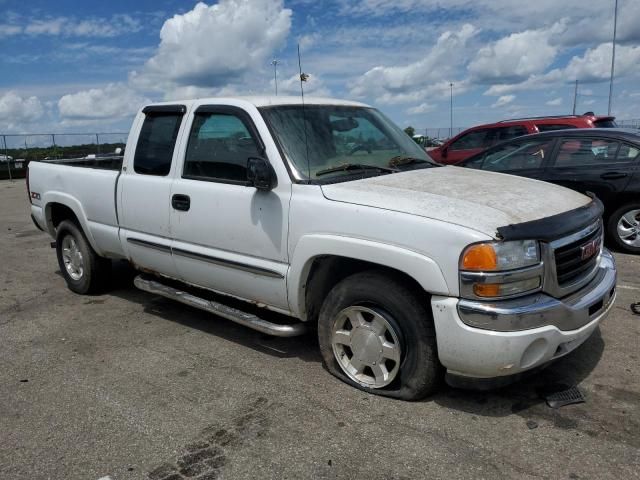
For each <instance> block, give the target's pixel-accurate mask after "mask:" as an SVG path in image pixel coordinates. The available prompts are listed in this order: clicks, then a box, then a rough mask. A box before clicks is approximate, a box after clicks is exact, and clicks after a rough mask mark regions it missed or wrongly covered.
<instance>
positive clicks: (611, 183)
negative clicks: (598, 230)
mask: <svg viewBox="0 0 640 480" xmlns="http://www.w3.org/2000/svg"><path fill="white" fill-rule="evenodd" d="M459 166H463V167H468V168H477V169H480V170H489V171H493V172H502V173H510V174H513V175H520V176H523V177H528V178H535V179H537V180H544V181H547V182H551V183H556V184H558V185H563V186H565V187H569V188H571V189H573V190H577V191H579V192H583V193H586V192H592V193H594V194H595V195H596V196H597V197H598V198H599V199H600V200H601V201H602V202H603V203H604V207H605V214H604V222H605V227H606V232H607V237H608V240H609V241H610V242H611V244H612V245H614V246H615V247H617V248H618V249H620V250H622V251H624V252H628V253H640V132H638V131H637V130H631V129H607V128H605V129H591V130H562V131H555V132H546V133H540V134H537V135H527V136H524V137H520V138H518V139H514V140H512V141H508V142H504V143H501V144H500V145H496V146H494V147H493V148H490V149H488V150H486V151H484V152H481V153H479V154H477V155H474V156H473V157H471V158H469V159H467V160H465V161H463V162H462V163H460V164H459Z"/></svg>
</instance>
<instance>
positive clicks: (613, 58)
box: [607, 0, 618, 115]
mask: <svg viewBox="0 0 640 480" xmlns="http://www.w3.org/2000/svg"><path fill="white" fill-rule="evenodd" d="M617 29H618V0H616V3H615V7H614V10H613V49H612V52H611V79H610V80H609V109H608V110H607V115H611V98H612V96H613V71H614V67H615V64H616V30H617Z"/></svg>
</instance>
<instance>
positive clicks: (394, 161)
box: [389, 155, 435, 168]
mask: <svg viewBox="0 0 640 480" xmlns="http://www.w3.org/2000/svg"><path fill="white" fill-rule="evenodd" d="M416 163H426V164H428V165H431V166H435V164H434V163H433V162H430V161H429V160H424V159H422V158H416V157H405V156H403V155H398V156H395V157H392V158H391V159H389V167H393V168H397V167H401V166H404V165H412V164H416Z"/></svg>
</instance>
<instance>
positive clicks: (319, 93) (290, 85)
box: [271, 74, 331, 97]
mask: <svg viewBox="0 0 640 480" xmlns="http://www.w3.org/2000/svg"><path fill="white" fill-rule="evenodd" d="M308 75H309V78H308V79H307V81H306V82H304V94H305V95H313V96H316V97H328V96H330V95H331V93H330V92H329V89H328V88H327V87H326V86H325V84H324V82H323V80H322V79H321V78H320V77H318V76H316V75H313V74H308ZM271 88H272V90H271V92H273V91H274V90H275V88H274V85H273V80H271ZM278 95H294V96H297V95H300V75H299V74H295V75H293V76H291V77H288V78H286V79H278Z"/></svg>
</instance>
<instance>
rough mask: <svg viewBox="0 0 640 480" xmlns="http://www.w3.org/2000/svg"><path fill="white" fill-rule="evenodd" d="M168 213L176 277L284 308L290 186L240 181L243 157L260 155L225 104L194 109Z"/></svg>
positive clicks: (245, 119)
mask: <svg viewBox="0 0 640 480" xmlns="http://www.w3.org/2000/svg"><path fill="white" fill-rule="evenodd" d="M185 137H187V145H186V153H185V158H184V164H183V166H182V168H181V171H179V172H177V173H176V179H175V182H174V184H173V190H172V196H173V198H176V197H180V198H182V199H183V200H184V201H185V202H188V205H186V204H183V205H174V206H173V208H172V209H171V229H172V234H173V239H174V242H173V254H174V259H175V262H176V265H177V269H178V273H179V275H180V278H181V279H182V280H184V281H186V282H189V283H192V284H195V285H199V286H202V287H205V288H210V289H213V290H216V291H218V292H222V293H225V294H229V295H233V296H236V297H240V298H243V299H251V300H255V301H258V302H261V303H265V304H267V305H271V306H275V307H278V308H281V309H283V310H286V309H288V303H287V298H286V283H285V275H286V272H287V268H288V255H287V241H286V240H287V234H288V214H289V200H290V197H291V186H290V184H289V183H288V182H284V181H282V182H278V185H277V186H276V187H275V188H274V189H273V190H271V191H268V192H265V191H259V190H257V189H256V188H255V187H253V186H250V185H249V184H248V182H247V172H246V166H247V160H248V159H249V158H250V157H265V156H266V153H265V148H264V144H263V142H262V139H261V138H260V136H259V134H258V132H257V129H256V127H255V125H254V123H253V121H252V118H251V117H250V115H249V114H248V113H247V112H246V111H245V110H243V109H241V108H238V107H231V106H215V105H204V106H201V107H199V108H198V109H196V111H195V114H194V115H193V118H192V124H191V125H190V127H189V133H188V136H186V135H185Z"/></svg>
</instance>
